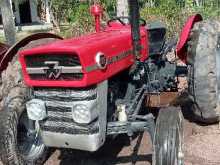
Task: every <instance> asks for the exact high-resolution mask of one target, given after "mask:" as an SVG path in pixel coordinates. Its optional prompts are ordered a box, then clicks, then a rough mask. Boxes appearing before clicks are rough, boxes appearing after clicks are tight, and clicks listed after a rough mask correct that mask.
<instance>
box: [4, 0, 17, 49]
mask: <svg viewBox="0 0 220 165" xmlns="http://www.w3.org/2000/svg"><path fill="white" fill-rule="evenodd" d="M0 4H1V13H2V23H3V28H4V33H5V38H6V41H7V43H8V44H9V45H13V44H14V43H15V42H16V37H15V35H16V33H15V22H14V15H13V10H12V4H11V1H10V0H1V1H0Z"/></svg>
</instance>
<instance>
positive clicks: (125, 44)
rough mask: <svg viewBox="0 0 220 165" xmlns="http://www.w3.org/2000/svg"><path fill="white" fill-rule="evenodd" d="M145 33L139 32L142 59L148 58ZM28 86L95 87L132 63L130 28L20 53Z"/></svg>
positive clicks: (119, 28)
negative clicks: (94, 85)
mask: <svg viewBox="0 0 220 165" xmlns="http://www.w3.org/2000/svg"><path fill="white" fill-rule="evenodd" d="M146 33H147V32H146V30H145V29H144V28H143V29H141V36H142V37H141V42H142V58H141V60H145V59H146V58H147V52H148V46H147V45H148V44H146V43H147V34H146ZM19 54H20V63H21V65H22V71H23V75H24V80H25V82H26V84H27V85H28V86H42V87H61V86H62V87H86V86H90V85H93V84H97V83H99V82H101V81H104V80H106V79H108V78H109V77H111V76H113V75H115V74H117V73H118V72H120V71H122V70H124V69H127V68H129V67H130V66H131V65H132V64H133V63H134V56H133V48H132V39H131V30H130V27H129V26H123V28H122V27H119V26H117V27H109V28H108V29H106V30H105V31H102V32H98V33H94V34H89V35H86V36H83V37H79V38H74V39H67V40H63V41H58V42H55V43H52V44H49V45H45V46H40V47H37V48H33V49H30V50H24V51H21V52H20V53H19Z"/></svg>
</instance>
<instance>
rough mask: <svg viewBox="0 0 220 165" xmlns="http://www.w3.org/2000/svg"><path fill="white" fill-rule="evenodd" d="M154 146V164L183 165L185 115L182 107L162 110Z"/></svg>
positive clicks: (158, 119)
mask: <svg viewBox="0 0 220 165" xmlns="http://www.w3.org/2000/svg"><path fill="white" fill-rule="evenodd" d="M153 148H154V154H153V165H183V157H184V156H183V115H182V112H181V110H180V108H176V107H168V108H162V109H161V110H160V112H159V116H158V118H157V123H156V130H155V134H154V142H153Z"/></svg>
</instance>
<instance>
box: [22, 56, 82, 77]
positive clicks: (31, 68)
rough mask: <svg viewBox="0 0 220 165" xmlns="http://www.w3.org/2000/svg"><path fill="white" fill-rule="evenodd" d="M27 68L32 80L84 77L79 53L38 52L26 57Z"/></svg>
mask: <svg viewBox="0 0 220 165" xmlns="http://www.w3.org/2000/svg"><path fill="white" fill-rule="evenodd" d="M25 63H26V67H27V68H26V69H27V72H28V74H29V76H30V79H32V80H40V81H44V80H45V81H48V80H49V81H53V80H56V81H57V80H58V81H59V80H60V81H62V80H63V81H72V80H80V79H82V78H83V73H82V67H81V64H80V60H79V57H78V56H77V55H67V54H44V55H41V54H37V55H31V56H26V57H25Z"/></svg>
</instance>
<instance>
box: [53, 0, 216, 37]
mask: <svg viewBox="0 0 220 165" xmlns="http://www.w3.org/2000/svg"><path fill="white" fill-rule="evenodd" d="M51 1H52V9H53V11H54V14H55V18H56V20H58V22H59V23H60V24H62V23H65V24H70V26H69V28H67V27H66V26H65V28H64V29H65V30H64V31H65V32H64V35H65V36H73V35H74V36H76V35H81V34H83V33H85V32H91V31H94V21H93V18H92V16H91V15H90V12H89V7H90V5H91V4H92V3H93V2H95V0H84V1H82V0H81V1H80V0H63V1H60V0H51ZM96 2H99V3H101V4H102V6H103V7H104V9H105V14H104V20H105V21H106V20H107V19H108V18H109V17H111V16H115V15H116V0H96ZM139 2H140V6H141V8H142V9H141V16H142V17H143V18H144V19H145V20H147V22H150V21H154V20H161V21H162V22H164V23H165V24H166V25H167V27H168V32H169V33H168V35H169V37H172V36H177V35H178V34H179V32H180V30H181V29H182V26H183V25H184V23H185V21H186V19H187V18H188V17H189V16H190V15H193V14H195V13H200V14H202V15H203V17H204V18H205V19H207V18H209V19H210V18H215V17H219V15H220V10H219V7H220V0H139ZM61 28H62V27H61ZM61 30H62V29H61Z"/></svg>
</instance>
